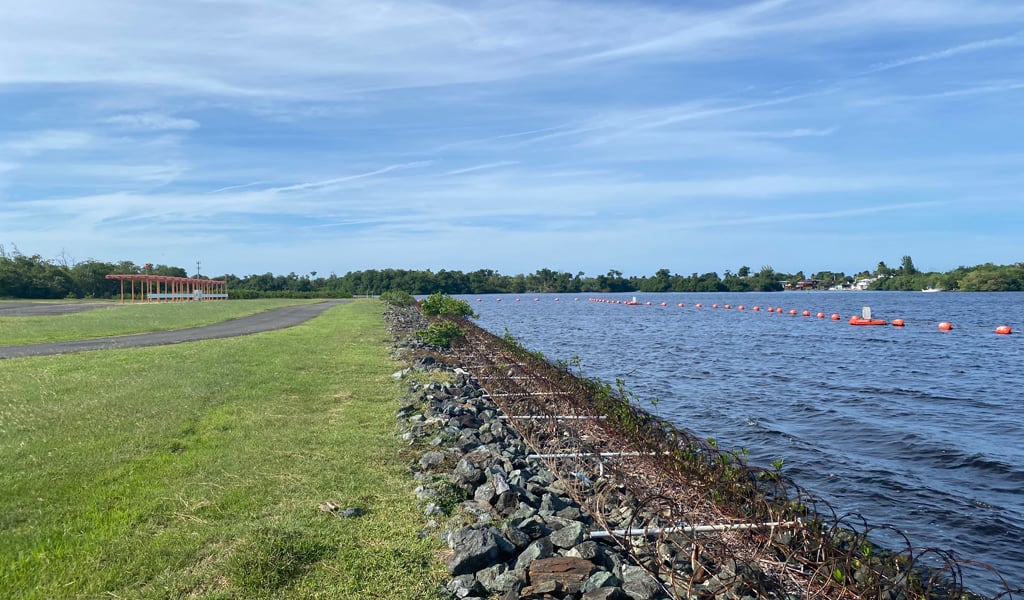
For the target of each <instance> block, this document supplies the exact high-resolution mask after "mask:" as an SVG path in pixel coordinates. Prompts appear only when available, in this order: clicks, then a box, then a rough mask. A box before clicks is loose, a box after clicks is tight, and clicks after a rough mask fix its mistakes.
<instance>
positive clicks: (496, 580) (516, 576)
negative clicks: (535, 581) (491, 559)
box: [476, 563, 526, 594]
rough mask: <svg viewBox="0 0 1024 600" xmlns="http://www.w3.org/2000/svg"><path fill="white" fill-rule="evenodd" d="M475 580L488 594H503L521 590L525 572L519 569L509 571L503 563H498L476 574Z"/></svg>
mask: <svg viewBox="0 0 1024 600" xmlns="http://www.w3.org/2000/svg"><path fill="white" fill-rule="evenodd" d="M476 578H477V580H478V581H479V582H480V583H481V584H483V586H484V587H485V588H487V591H488V592H490V593H492V594H494V593H504V592H508V591H509V590H518V589H519V588H521V587H522V586H523V585H524V584H525V583H526V572H525V571H523V570H521V569H510V568H509V567H508V565H506V564H505V563H498V564H496V565H494V566H492V567H488V568H486V569H484V570H482V571H480V572H478V573H477V574H476Z"/></svg>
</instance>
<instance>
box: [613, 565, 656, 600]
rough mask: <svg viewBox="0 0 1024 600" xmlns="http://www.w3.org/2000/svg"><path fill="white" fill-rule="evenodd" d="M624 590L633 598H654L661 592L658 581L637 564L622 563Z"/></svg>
mask: <svg viewBox="0 0 1024 600" xmlns="http://www.w3.org/2000/svg"><path fill="white" fill-rule="evenodd" d="M622 590H623V591H624V592H626V595H627V596H629V597H630V598H631V599H632V600H653V599H654V598H657V597H658V595H660V594H661V586H660V585H659V584H658V582H657V581H655V580H654V578H653V577H651V575H650V573H648V572H647V571H645V570H644V569H643V567H638V566H636V565H622Z"/></svg>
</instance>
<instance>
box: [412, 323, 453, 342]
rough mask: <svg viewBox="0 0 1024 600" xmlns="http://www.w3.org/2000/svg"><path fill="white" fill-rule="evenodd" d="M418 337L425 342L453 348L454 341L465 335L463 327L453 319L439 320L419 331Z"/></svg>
mask: <svg viewBox="0 0 1024 600" xmlns="http://www.w3.org/2000/svg"><path fill="white" fill-rule="evenodd" d="M416 335H417V337H419V338H420V341H422V342H423V343H424V344H429V345H431V346H437V347H439V348H451V346H452V341H454V340H456V339H459V338H461V337H463V333H462V329H460V328H459V326H458V325H456V324H455V323H452V322H451V321H437V322H435V323H431V324H430V325H429V326H427V328H426V329H423V330H421V331H419V332H417V334H416Z"/></svg>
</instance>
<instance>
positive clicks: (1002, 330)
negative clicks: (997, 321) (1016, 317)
mask: <svg viewBox="0 0 1024 600" xmlns="http://www.w3.org/2000/svg"><path fill="white" fill-rule="evenodd" d="M996 333H998V334H999V335H1010V334H1011V333H1013V329H1010V326H1009V325H1000V326H999V327H996Z"/></svg>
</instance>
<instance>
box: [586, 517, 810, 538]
mask: <svg viewBox="0 0 1024 600" xmlns="http://www.w3.org/2000/svg"><path fill="white" fill-rule="evenodd" d="M801 525H803V521H802V520H800V519H797V520H796V521H775V522H772V523H726V524H723V525H689V526H686V527H651V528H649V529H637V528H634V529H616V530H614V531H591V532H590V534H589V535H590V538H591V539H593V538H608V537H614V536H620V537H647V536H652V535H661V534H663V533H708V532H712V531H742V530H748V529H771V528H776V527H778V528H788V527H800V526H801Z"/></svg>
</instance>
